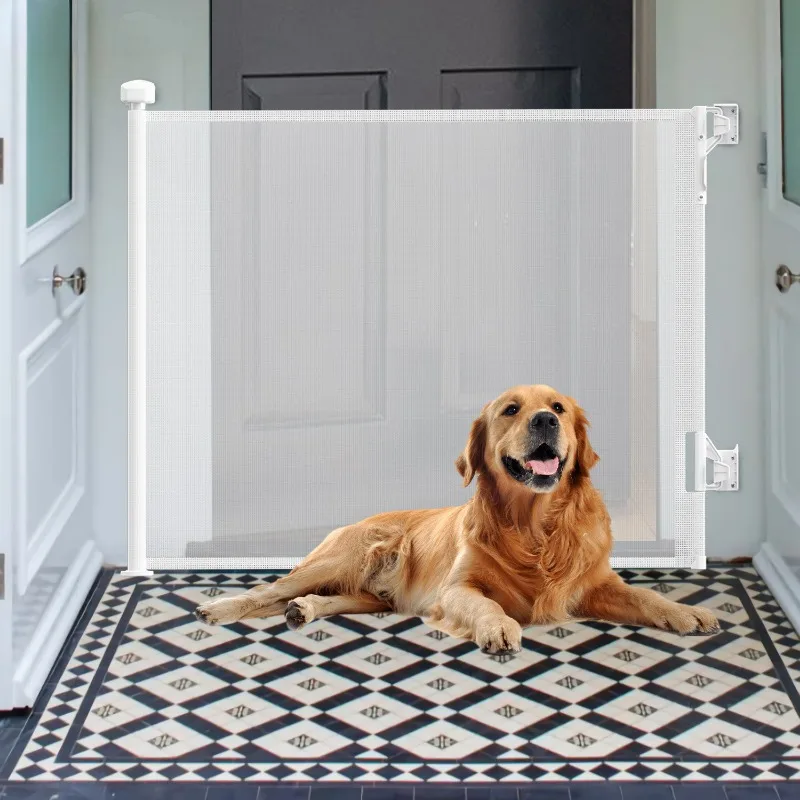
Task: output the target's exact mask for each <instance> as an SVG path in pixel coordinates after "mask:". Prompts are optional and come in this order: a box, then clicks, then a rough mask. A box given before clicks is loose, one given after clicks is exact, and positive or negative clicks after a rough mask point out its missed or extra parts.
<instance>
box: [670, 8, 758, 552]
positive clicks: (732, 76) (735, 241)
mask: <svg viewBox="0 0 800 800" xmlns="http://www.w3.org/2000/svg"><path fill="white" fill-rule="evenodd" d="M656 2H657V16H656V26H657V31H658V34H657V36H658V52H657V76H658V78H657V102H658V105H659V106H661V107H662V108H671V107H672V108H689V107H691V106H695V105H712V104H714V103H738V104H739V108H740V112H741V114H740V143H739V144H738V145H736V146H735V147H718V148H717V149H716V150H715V151H714V152H713V153H712V154H711V157H710V158H709V161H708V207H707V210H706V428H707V432H708V434H709V436H711V438H712V439H713V441H714V443H715V444H716V445H717V446H718V447H720V448H723V449H725V448H729V447H733V446H734V445H735V444H737V443H738V444H739V446H740V451H741V476H740V479H741V490H740V491H739V492H730V493H723V494H714V493H713V492H712V493H709V495H708V497H707V500H706V530H707V546H706V552H707V553H708V554H709V555H710V556H728V557H730V556H740V555H754V554H755V552H756V551H757V550H758V545H759V543H760V542H761V540H762V539H763V532H764V522H765V515H764V468H765V460H764V459H765V454H764V415H765V413H766V407H765V403H766V399H767V398H766V396H765V394H766V390H765V389H764V379H763V375H762V369H761V362H762V360H763V359H764V358H765V356H766V350H765V347H766V344H765V337H764V335H763V330H762V329H763V322H762V309H761V281H762V276H763V275H764V270H765V269H766V267H765V266H764V265H763V263H762V253H761V194H762V190H761V183H760V178H759V175H758V173H757V172H756V164H757V163H758V161H760V132H761V129H762V128H761V115H762V109H761V96H762V95H763V90H762V86H763V77H762V75H763V68H762V52H763V44H762V42H763V29H764V25H763V17H764V6H763V3H762V0H656Z"/></svg>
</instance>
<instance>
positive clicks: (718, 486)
mask: <svg viewBox="0 0 800 800" xmlns="http://www.w3.org/2000/svg"><path fill="white" fill-rule="evenodd" d="M687 440H688V441H687V444H688V447H687V456H688V457H687V459H686V462H687V464H686V466H687V469H686V489H687V491H689V492H738V491H739V445H738V444H737V445H736V447H734V448H733V450H718V449H717V448H716V447H715V446H714V443H713V442H712V441H711V439H709V438H708V434H706V433H705V432H703V431H699V432H696V433H690V434H688V436H687ZM709 462H710V463H709Z"/></svg>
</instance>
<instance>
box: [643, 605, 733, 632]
mask: <svg viewBox="0 0 800 800" xmlns="http://www.w3.org/2000/svg"><path fill="white" fill-rule="evenodd" d="M657 627H659V628H661V629H662V630H665V631H670V632H671V633H677V634H680V635H681V636H713V635H714V634H715V633H719V631H720V627H719V622H718V621H717V618H716V617H715V616H714V614H713V613H712V612H711V611H709V610H708V609H707V608H703V606H687V605H684V604H683V603H674V604H672V605H671V606H670V607H669V608H668V609H667V611H666V612H665V613H664V614H663V619H661V620H660V621H659V624H658V625H657Z"/></svg>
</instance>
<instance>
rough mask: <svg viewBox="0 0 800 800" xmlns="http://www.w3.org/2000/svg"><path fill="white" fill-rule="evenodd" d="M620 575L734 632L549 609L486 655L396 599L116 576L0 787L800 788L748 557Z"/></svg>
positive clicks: (228, 579) (780, 624) (791, 697)
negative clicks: (242, 607) (302, 620)
mask: <svg viewBox="0 0 800 800" xmlns="http://www.w3.org/2000/svg"><path fill="white" fill-rule="evenodd" d="M623 574H624V575H625V577H626V578H627V579H628V580H630V581H632V582H635V583H637V584H640V585H651V586H652V587H653V588H655V589H656V590H657V591H660V592H663V593H664V594H665V595H666V596H667V597H669V598H671V599H675V600H680V601H685V602H689V603H700V604H703V605H706V606H709V607H711V608H714V609H715V610H716V612H717V614H718V615H719V618H720V621H721V624H722V628H723V631H722V633H721V634H720V635H718V636H715V637H712V638H695V637H691V638H680V637H677V636H675V635H672V634H667V633H661V632H657V631H650V630H642V629H636V628H629V627H618V626H613V625H609V624H604V623H582V624H577V623H575V624H569V625H563V626H561V625H554V626H549V627H539V628H530V629H528V630H526V631H525V641H524V648H523V651H522V652H521V653H519V654H518V655H515V656H488V655H484V654H482V653H481V652H480V651H478V649H477V648H476V647H475V646H474V645H472V644H470V643H465V642H461V641H458V640H455V639H451V638H449V637H447V636H446V635H444V634H442V633H440V632H438V631H434V630H432V629H430V628H428V627H427V626H425V625H424V624H423V623H422V622H421V621H420V620H419V619H413V618H406V617H400V616H396V615H393V614H372V615H353V616H348V617H332V618H328V619H323V620H318V621H315V622H314V623H312V624H311V625H309V626H308V627H306V628H305V629H303V630H301V631H296V632H292V631H289V630H288V629H287V628H286V626H285V624H284V623H283V621H282V620H281V619H269V620H248V621H246V622H241V623H238V624H236V625H232V626H227V627H224V628H207V627H204V626H202V625H201V624H200V623H199V622H197V621H196V620H195V619H194V616H193V615H192V611H193V609H194V608H195V607H196V606H197V605H198V603H200V602H202V601H204V600H207V599H208V598H209V597H215V596H218V595H220V594H223V593H225V592H234V591H241V589H242V588H243V587H247V586H250V585H252V584H254V583H256V582H262V581H264V580H274V579H275V577H276V576H274V575H271V576H266V575H249V574H238V573H231V574H213V573H201V574H185V573H175V574H164V573H160V574H157V575H156V576H155V577H154V578H152V579H149V580H140V579H129V578H124V577H123V576H121V575H120V574H115V573H111V572H108V573H105V574H104V575H102V576H101V579H100V582H99V584H98V586H97V588H96V590H95V593H94V596H93V598H92V599H91V600H90V603H89V606H88V608H87V611H86V613H85V614H84V616H83V618H82V621H81V622H80V623H79V625H78V628H77V629H76V631H75V634H74V636H73V637H72V640H71V642H70V643H69V644H68V646H67V648H66V650H65V653H64V656H63V658H62V660H61V663H60V664H59V665H58V666H57V668H56V669H55V670H54V672H53V674H52V675H51V678H50V679H49V681H48V685H47V686H46V687H45V691H44V693H43V696H42V700H41V702H40V704H39V705H38V706H37V708H36V709H34V711H33V713H32V714H31V715H30V716H29V717H28V718H17V719H15V718H7V719H5V720H0V763H2V761H3V759H4V757H5V755H6V753H9V755H8V757H7V758H5V764H4V765H3V766H2V767H1V768H0V785H2V786H4V787H5V788H4V790H3V792H4V794H0V798H5V797H8V798H12V797H38V796H42V797H52V796H54V789H53V787H54V786H56V785H57V784H59V782H63V783H61V787H62V789H61V791H62V792H63V787H64V786H68V787H71V790H72V791H73V793H74V792H78V793H79V794H80V796H82V797H96V796H100V793H103V792H105V793H106V794H107V795H108V796H109V797H111V796H113V797H116V796H117V795H123V794H130V793H131V792H132V791H134V793H135V792H138V789H137V788H136V787H140V786H141V784H143V783H147V794H148V795H152V794H153V792H154V791H155V792H156V794H158V793H159V787H162V790H164V791H168V792H169V796H170V800H179V798H180V797H182V796H183V795H184V794H186V793H190V794H191V795H192V797H193V798H199V797H200V796H201V795H202V796H203V797H206V796H208V797H209V798H210V797H211V795H212V794H213V793H214V792H215V791H217V790H223V789H224V790H225V792H224V793H223V794H222V795H220V796H221V797H222V796H225V797H228V796H230V797H232V798H235V800H255V798H256V794H257V793H258V792H259V790H260V791H261V794H259V795H258V796H259V798H260V800H263V798H264V797H273V796H274V797H276V798H278V797H285V798H286V800H300V798H301V797H302V798H303V800H306V798H307V797H308V793H309V790H311V791H312V792H313V794H314V796H315V797H316V796H317V793H318V792H323V791H329V792H333V794H332V795H330V796H331V798H332V800H334V798H339V800H361V798H362V794H363V800H367V796H368V795H370V793H374V792H375V791H377V790H378V789H379V788H381V787H383V788H384V789H386V787H390V788H391V791H388V793H387V792H383V794H382V796H383V798H384V800H392V798H393V797H394V798H397V800H399V798H401V797H407V798H409V800H412V798H413V797H416V798H417V800H420V799H421V798H428V797H430V798H431V800H456V798H464V797H465V792H467V797H468V798H470V800H472V798H473V797H475V798H477V797H478V795H480V796H481V798H483V797H484V795H485V797H486V798H487V800H489V798H492V800H516V798H517V791H518V796H519V800H527V798H530V800H535V798H537V797H542V798H545V797H546V798H556V797H564V798H567V797H572V798H583V797H586V798H595V797H597V798H605V797H614V798H621V797H623V796H624V797H625V798H629V797H646V798H653V800H658V798H659V797H662V796H663V797H669V798H680V797H690V796H695V795H694V794H693V793H694V792H695V791H702V797H703V800H713V798H714V797H715V796H717V795H715V794H714V792H716V791H717V790H719V791H721V792H722V794H719V795H718V796H719V797H724V796H726V795H725V793H727V797H728V798H735V797H741V798H745V797H747V798H750V797H752V798H754V800H755V798H759V797H770V798H776V797H783V798H798V797H800V785H798V784H797V783H795V780H797V779H800V694H798V689H797V685H796V683H795V681H796V680H797V679H798V678H800V639H798V636H797V634H796V633H795V631H794V630H793V628H792V627H791V625H790V624H789V623H788V622H787V620H786V618H785V617H784V615H783V613H782V612H781V610H780V608H779V607H778V605H777V604H776V603H775V601H774V599H773V598H772V596H771V595H770V594H769V592H768V591H767V589H766V588H765V586H764V585H763V583H762V582H761V581H760V579H759V578H758V575H757V574H756V572H755V571H754V570H753V569H752V568H749V567H731V568H714V569H709V570H705V571H703V572H685V571H675V572H661V571H659V572H655V571H650V572H646V573H640V572H632V571H631V572H626V573H623ZM152 782H155V783H152ZM729 782H730V783H729ZM698 784H702V785H698ZM734 784H735V785H734ZM209 786H210V787H211V788H210V789H209V788H208V787H209ZM331 786H333V787H337V786H338V788H329V789H326V788H325V787H331ZM465 787H466V788H465ZM176 792H177V794H176ZM609 792H610V793H609ZM665 792H666V793H665ZM742 792H744V794H742ZM509 793H510V794H509ZM737 793H738V794H737ZM56 794H57V792H56ZM61 796H66V795H64V794H62V795H61ZM76 796H77V795H76ZM132 796H133V795H132ZM137 796H139V795H137ZM370 796H374V798H375V800H378V798H379V797H381V795H380V794H374V795H370ZM696 796H700V795H696Z"/></svg>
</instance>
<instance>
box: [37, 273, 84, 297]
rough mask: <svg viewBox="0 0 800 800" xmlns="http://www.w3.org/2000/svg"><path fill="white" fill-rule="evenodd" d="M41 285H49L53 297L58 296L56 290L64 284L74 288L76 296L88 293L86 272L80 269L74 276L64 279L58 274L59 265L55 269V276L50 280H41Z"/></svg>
mask: <svg viewBox="0 0 800 800" xmlns="http://www.w3.org/2000/svg"><path fill="white" fill-rule="evenodd" d="M39 283H49V284H50V291H51V292H52V293H53V297H55V296H56V289H60V288H61V287H62V286H64V284H67V285H68V286H71V287H72V291H73V292H75V294H79V295H80V294H83V293H84V292H85V291H86V270H84V268H83V267H78V268H77V269H76V270H75V272H73V273H72V275H69V276H67V277H64V276H63V275H59V274H58V265H56V266H55V267H53V275H52V277H50V278H39Z"/></svg>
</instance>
